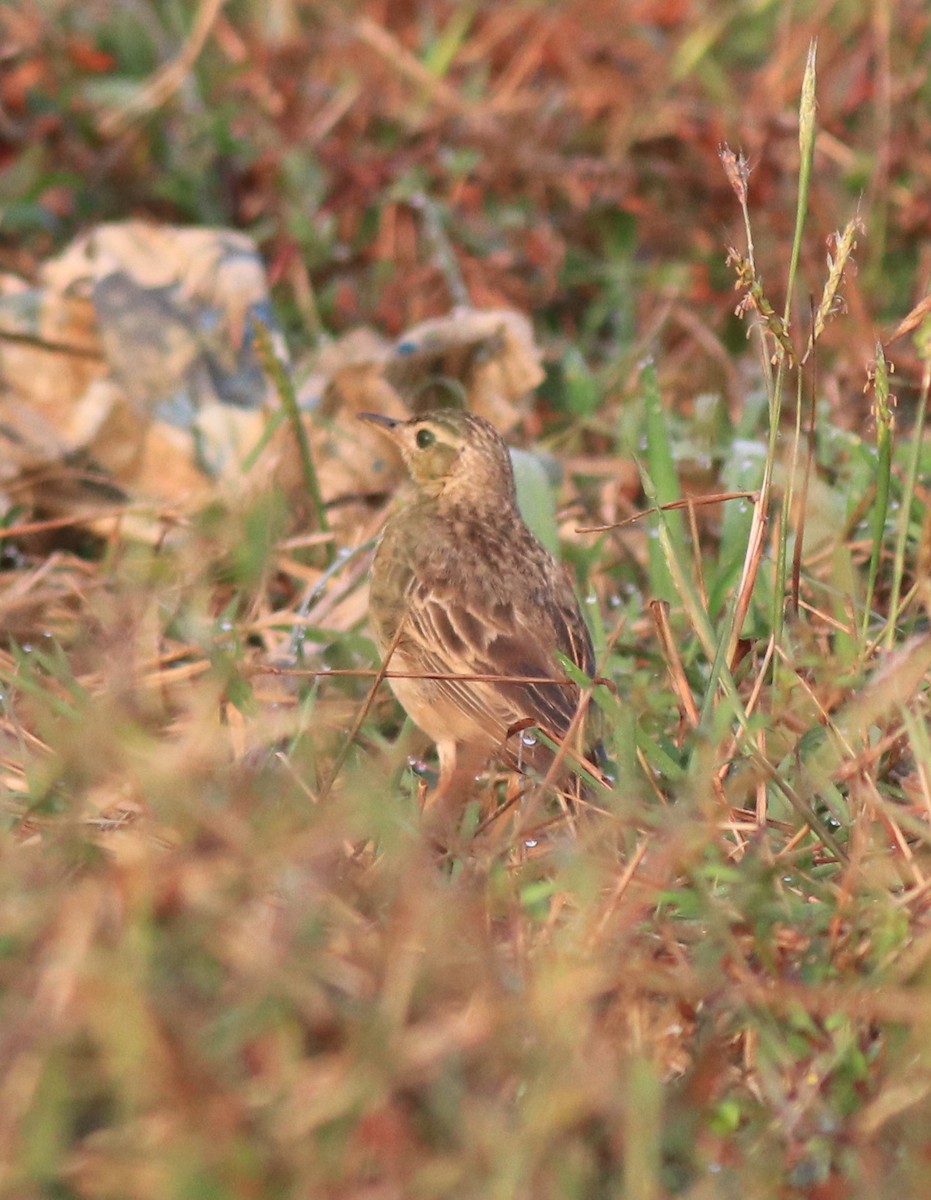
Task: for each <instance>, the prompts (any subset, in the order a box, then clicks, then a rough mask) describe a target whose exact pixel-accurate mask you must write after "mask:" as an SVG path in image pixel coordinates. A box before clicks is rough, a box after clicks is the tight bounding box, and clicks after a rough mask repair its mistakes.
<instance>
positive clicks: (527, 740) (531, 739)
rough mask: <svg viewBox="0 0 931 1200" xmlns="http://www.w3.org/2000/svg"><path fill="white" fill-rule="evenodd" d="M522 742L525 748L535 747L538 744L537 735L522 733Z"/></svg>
mask: <svg viewBox="0 0 931 1200" xmlns="http://www.w3.org/2000/svg"><path fill="white" fill-rule="evenodd" d="M520 740H521V742H522V743H523V744H524V745H525V746H535V745H536V744H537V738H536V734H533V733H529V732H524V733H522V734H521V735H520Z"/></svg>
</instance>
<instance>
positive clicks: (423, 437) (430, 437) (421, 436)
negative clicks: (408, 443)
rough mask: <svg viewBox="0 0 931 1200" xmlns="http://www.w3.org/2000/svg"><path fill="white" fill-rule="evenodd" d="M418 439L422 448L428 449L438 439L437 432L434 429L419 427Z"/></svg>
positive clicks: (418, 443)
mask: <svg viewBox="0 0 931 1200" xmlns="http://www.w3.org/2000/svg"><path fill="white" fill-rule="evenodd" d="M416 441H417V445H418V446H419V447H420V449H421V450H426V449H428V448H429V447H430V446H432V445H433V443H434V442H435V441H436V434H435V433H434V432H433V430H432V429H418V430H417V438H416Z"/></svg>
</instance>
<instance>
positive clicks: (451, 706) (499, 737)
mask: <svg viewBox="0 0 931 1200" xmlns="http://www.w3.org/2000/svg"><path fill="white" fill-rule="evenodd" d="M399 658H400V661H398V659H399ZM390 670H391V671H392V672H394V671H397V672H399V673H400V672H405V671H408V670H409V671H410V672H411V673H412V674H414V673H415V672H416V671H417V670H418V668H417V667H415V666H413V665H412V664H405V663H404V660H403V658H401V656H399V655H395V656H394V658H393V659H392V663H391V666H390ZM419 670H420V671H421V672H422V671H423V668H422V667H420V668H419ZM389 683H390V684H391V690H392V691H393V692H394V694H395V695H396V696H397V698H398V700H399V701H400V702H401V705H402V706H403V708H404V709H405V710H406V711H407V713H408V714H409V715H410V718H411V720H412V721H413V722H414V724H415V725H417V726H418V727H419V728H420V729H422V730H423V731H424V733H425V734H426V735H427V736H428V737H429V738H430V739H431V740H432V741H434V742H437V743H440V742H457V743H459V744H463V745H470V746H473V747H475V748H479V747H484V748H486V749H487V750H488V753H489V754H491V753H492V752H493V751H494V750H496V749H499V748H500V746H501V744H502V742H503V740H504V736H505V733H506V730H505V729H504V727H503V726H502V727H501V728H500V729H499V728H498V726H499V724H500V722H498V721H496V720H495V717H494V715H493V714H492V713H491V712H490V711H489V710H488V709H487V708H484V706H479V711H478V712H477V713H472V712H469V711H467V710H466V709H464V708H463V707H462V706H461V705H460V704H458V703H456V701H455V699H454V698H453V697H451V696H449V695H448V694H446V692H445V690H444V688H443V686H442V684H441V683H440V681H438V680H433V679H397V678H392V679H389Z"/></svg>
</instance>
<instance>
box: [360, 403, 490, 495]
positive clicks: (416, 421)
mask: <svg viewBox="0 0 931 1200" xmlns="http://www.w3.org/2000/svg"><path fill="white" fill-rule="evenodd" d="M359 418H360V419H361V420H363V421H369V422H370V423H371V424H373V425H375V426H377V427H378V428H379V429H380V430H382V432H383V433H385V434H386V435H387V436H388V437H389V438H391V440H392V441H393V442H394V444H395V445H396V446H397V447H398V448H399V450H400V451H401V454H402V455H403V457H404V462H405V463H406V465H407V469H408V471H409V472H410V475H411V478H412V479H413V481H414V483H415V484H416V485H417V487H418V489H419V490H420V491H421V492H423V493H424V494H426V495H428V496H434V497H440V496H442V497H444V498H448V499H455V500H457V501H466V502H468V503H471V504H473V505H475V506H476V507H482V506H484V505H485V504H486V503H489V502H490V503H492V504H497V505H501V504H504V503H508V502H513V499H514V473H513V471H512V469H511V456H510V455H509V454H508V448H507V446H506V445H505V444H504V441H503V440H502V438H501V436H500V434H499V433H498V432H497V430H496V429H495V428H494V426H492V425H490V424H489V423H488V422H487V421H486V420H485V419H484V418H483V417H477V416H475V415H474V414H473V413H467V412H462V411H461V410H459V409H446V410H442V411H440V412H429V413H424V414H423V415H421V416H417V417H411V419H410V420H408V421H401V420H397V419H396V418H394V417H385V416H382V415H381V414H380V413H359Z"/></svg>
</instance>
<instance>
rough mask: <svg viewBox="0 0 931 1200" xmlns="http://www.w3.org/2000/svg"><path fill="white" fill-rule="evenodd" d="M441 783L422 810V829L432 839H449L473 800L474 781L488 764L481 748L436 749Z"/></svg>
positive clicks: (449, 743) (453, 744)
mask: <svg viewBox="0 0 931 1200" xmlns="http://www.w3.org/2000/svg"><path fill="white" fill-rule="evenodd" d="M437 750H438V751H439V756H440V779H439V783H438V784H437V786H436V787H435V788H434V790H433V792H432V793H431V795H430V796H428V797H427V802H426V804H425V806H424V826H425V829H426V830H427V832H428V833H429V834H430V835H431V836H432V835H436V836H438V837H445V838H447V839H448V838H449V837H450V836H451V835H452V834H453V833H454V832H455V830H456V826H457V824H458V822H459V819H460V818H461V816H462V813H463V811H464V810H465V807H466V805H467V804H468V802H469V801H470V800H471V799H472V798H473V797H474V796H475V792H476V786H475V777H476V776H477V775H478V774H479V772H480V771H481V770H482V768H483V767H484V765H485V763H486V762H487V761H488V751H487V750H486V749H484V748H477V747H475V746H468V745H464V744H462V743H457V742H453V741H444V742H440V743H439V744H438V745H437Z"/></svg>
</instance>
